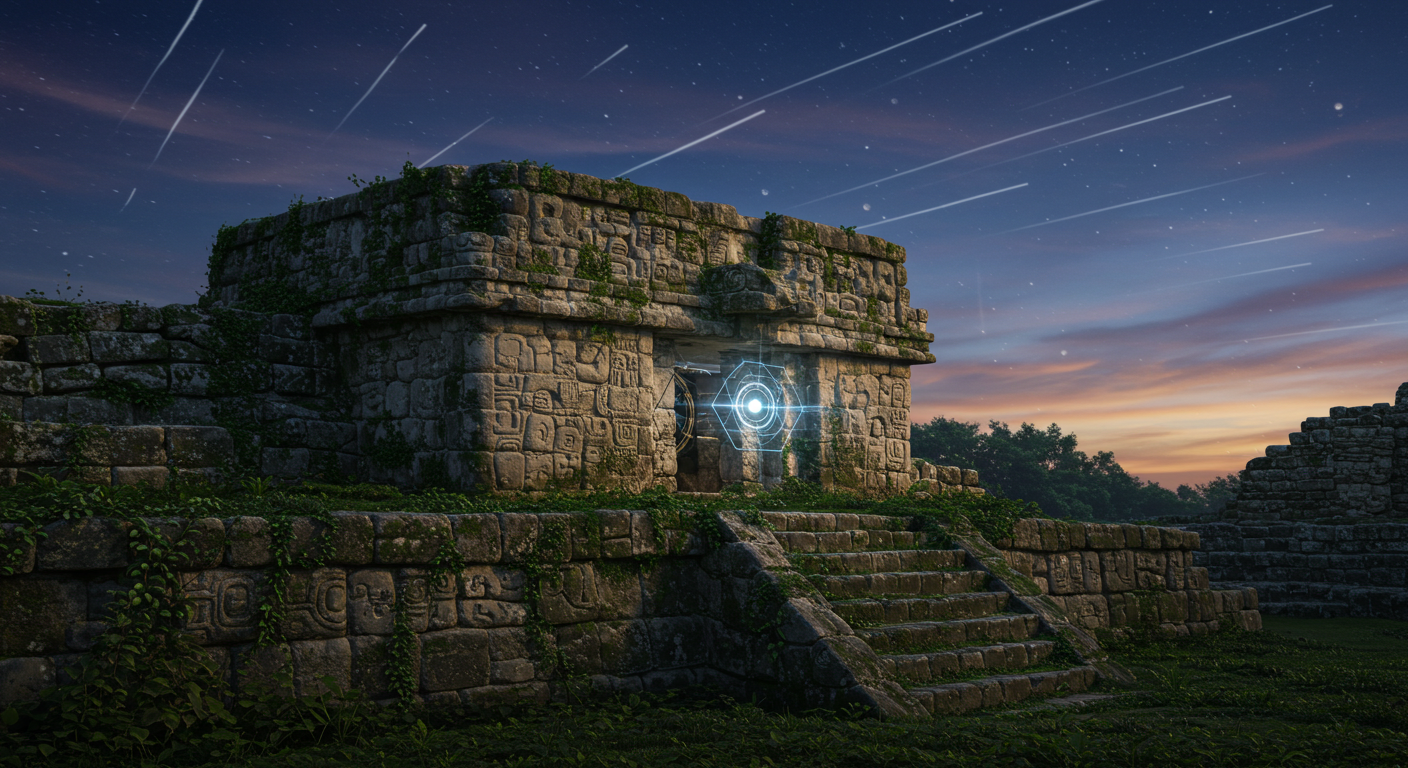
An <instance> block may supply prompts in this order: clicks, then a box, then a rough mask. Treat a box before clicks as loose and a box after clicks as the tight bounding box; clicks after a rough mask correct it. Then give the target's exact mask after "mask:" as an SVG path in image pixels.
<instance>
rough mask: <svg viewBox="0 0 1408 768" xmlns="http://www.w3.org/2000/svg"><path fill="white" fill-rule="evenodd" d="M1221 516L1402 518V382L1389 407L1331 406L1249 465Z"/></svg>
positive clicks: (1406, 419) (1405, 426) (1405, 448)
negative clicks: (1236, 492)
mask: <svg viewBox="0 0 1408 768" xmlns="http://www.w3.org/2000/svg"><path fill="white" fill-rule="evenodd" d="M1223 514H1224V517H1225V518H1227V519H1231V520H1239V521H1248V522H1252V523H1262V522H1269V521H1276V520H1286V521H1292V520H1305V521H1311V520H1323V519H1325V518H1333V517H1361V518H1362V517H1391V516H1403V515H1408V384H1404V385H1403V386H1400V387H1399V388H1398V393H1397V396H1396V397H1395V398H1394V403H1393V404H1392V405H1390V404H1388V403H1375V404H1374V405H1360V406H1355V407H1353V408H1345V407H1342V406H1336V407H1334V408H1331V409H1330V414H1329V415H1328V416H1312V417H1310V418H1308V419H1306V420H1305V421H1303V422H1301V425H1300V431H1299V432H1293V433H1291V435H1290V444H1289V445H1272V446H1267V448H1266V455H1265V456H1262V457H1258V458H1255V459H1252V460H1251V461H1249V462H1247V468H1246V470H1245V471H1244V472H1243V473H1242V486H1241V490H1240V492H1239V493H1238V494H1237V497H1236V498H1235V499H1234V500H1232V501H1231V502H1229V503H1228V504H1227V507H1226V508H1225V510H1224V513H1223Z"/></svg>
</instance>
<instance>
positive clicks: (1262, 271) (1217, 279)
mask: <svg viewBox="0 0 1408 768" xmlns="http://www.w3.org/2000/svg"><path fill="white" fill-rule="evenodd" d="M1310 264H1311V263H1310V262H1308V261H1307V262H1305V263H1304V264H1292V265H1290V266H1289V267H1272V268H1271V269H1258V270H1257V271H1255V272H1243V273H1242V274H1240V275H1227V276H1226V277H1214V278H1212V279H1211V280H1199V281H1197V282H1195V283H1184V284H1182V285H1172V286H1169V287H1168V288H1155V289H1154V290H1155V292H1157V291H1169V290H1174V289H1176V288H1189V287H1192V286H1194V285H1203V284H1204V283H1219V282H1222V281H1223V280H1231V279H1232V278H1234V277H1251V276H1252V275H1264V274H1266V273H1267V272H1280V271H1281V270H1283V269H1299V268H1301V267H1308V266H1310Z"/></svg>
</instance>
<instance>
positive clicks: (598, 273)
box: [576, 243, 611, 282]
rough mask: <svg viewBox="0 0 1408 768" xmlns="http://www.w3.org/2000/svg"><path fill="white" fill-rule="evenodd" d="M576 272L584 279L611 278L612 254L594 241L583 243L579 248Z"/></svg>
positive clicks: (603, 279) (599, 279)
mask: <svg viewBox="0 0 1408 768" xmlns="http://www.w3.org/2000/svg"><path fill="white" fill-rule="evenodd" d="M576 274H577V277H578V278H580V279H582V280H597V281H603V282H604V281H607V280H610V279H611V255H610V254H608V253H607V252H605V251H603V250H601V249H600V248H598V247H596V245H595V244H593V243H583V244H582V247H581V248H579V249H578V250H577V272H576Z"/></svg>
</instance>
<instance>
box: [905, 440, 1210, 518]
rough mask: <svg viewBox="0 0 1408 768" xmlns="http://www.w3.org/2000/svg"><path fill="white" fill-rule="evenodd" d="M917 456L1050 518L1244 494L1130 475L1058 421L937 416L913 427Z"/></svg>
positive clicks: (1171, 511)
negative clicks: (969, 474) (971, 475)
mask: <svg viewBox="0 0 1408 768" xmlns="http://www.w3.org/2000/svg"><path fill="white" fill-rule="evenodd" d="M910 446H911V448H910V450H911V454H912V455H913V456H914V457H915V458H921V459H927V460H929V461H931V462H933V463H935V464H939V465H941V466H957V467H963V468H965V469H976V470H977V471H978V475H979V476H980V477H981V478H982V480H983V485H984V486H985V487H986V488H987V489H988V490H989V491H990V492H992V493H996V494H998V495H1000V496H1004V497H1006V498H1011V499H1021V500H1023V501H1034V502H1036V503H1037V505H1039V506H1040V507H1041V508H1042V510H1043V511H1044V512H1046V514H1049V515H1053V516H1056V517H1065V518H1071V519H1076V520H1140V519H1146V518H1151V517H1159V516H1163V515H1195V514H1201V513H1204V512H1207V511H1215V510H1216V509H1220V508H1221V507H1222V505H1223V504H1225V503H1226V501H1227V499H1229V498H1231V497H1232V496H1234V495H1235V494H1236V489H1237V483H1238V481H1237V478H1236V476H1235V475H1228V476H1227V477H1225V478H1218V479H1216V480H1213V481H1211V482H1209V483H1205V484H1202V485H1198V486H1195V487H1189V486H1187V485H1183V486H1180V487H1179V489H1178V491H1177V492H1174V491H1170V490H1168V489H1167V488H1164V487H1162V486H1160V485H1159V484H1158V483H1152V482H1144V481H1141V480H1140V479H1139V478H1137V477H1135V476H1133V475H1130V474H1129V473H1128V472H1126V471H1125V470H1124V468H1123V467H1121V466H1120V465H1119V462H1117V461H1115V455H1114V454H1113V453H1111V452H1109V451H1099V452H1097V453H1096V454H1095V455H1094V456H1089V455H1087V454H1086V453H1085V452H1084V451H1081V450H1078V449H1077V442H1076V436H1075V435H1074V434H1069V435H1068V434H1062V432H1061V428H1060V427H1059V426H1057V425H1055V424H1052V425H1051V426H1049V427H1047V428H1046V429H1044V430H1043V429H1038V428H1037V427H1036V426H1035V425H1032V424H1027V423H1023V424H1022V425H1021V426H1020V427H1018V428H1017V429H1015V430H1014V429H1012V428H1011V427H1009V426H1008V425H1007V424H1006V423H1005V422H1000V421H990V422H988V431H987V432H986V433H984V432H982V431H981V429H980V427H979V425H978V424H977V423H969V422H963V421H958V420H955V419H945V418H943V417H937V418H935V419H934V420H932V421H930V422H929V423H928V424H915V425H912V426H911V429H910Z"/></svg>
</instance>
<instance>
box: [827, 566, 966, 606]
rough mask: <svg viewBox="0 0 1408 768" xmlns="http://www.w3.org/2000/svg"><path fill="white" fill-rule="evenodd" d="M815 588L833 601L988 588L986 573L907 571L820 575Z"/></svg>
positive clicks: (959, 591)
mask: <svg viewBox="0 0 1408 768" xmlns="http://www.w3.org/2000/svg"><path fill="white" fill-rule="evenodd" d="M810 579H811V582H812V584H813V585H815V586H816V588H817V589H820V590H821V591H822V594H824V595H826V596H827V597H828V598H831V599H832V600H852V599H857V598H866V597H873V598H880V597H889V596H891V595H894V596H901V595H915V596H921V595H956V594H959V593H962V592H977V591H979V590H982V589H985V588H987V585H988V575H987V573H985V572H983V571H903V572H899V573H868V574H865V575H862V576H830V575H817V576H812V577H810Z"/></svg>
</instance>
